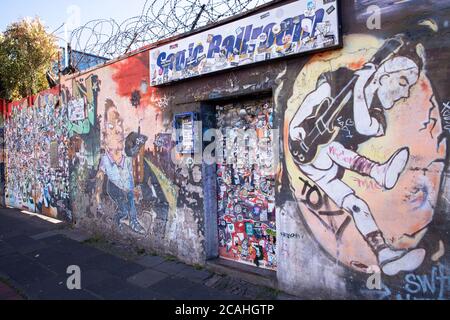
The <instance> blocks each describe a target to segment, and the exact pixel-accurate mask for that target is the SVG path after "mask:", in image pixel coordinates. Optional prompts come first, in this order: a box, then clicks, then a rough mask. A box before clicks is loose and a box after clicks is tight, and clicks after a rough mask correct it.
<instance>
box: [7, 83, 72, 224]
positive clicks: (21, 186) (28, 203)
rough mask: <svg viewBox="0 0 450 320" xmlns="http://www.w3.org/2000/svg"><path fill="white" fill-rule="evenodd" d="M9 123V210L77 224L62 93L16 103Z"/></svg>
mask: <svg viewBox="0 0 450 320" xmlns="http://www.w3.org/2000/svg"><path fill="white" fill-rule="evenodd" d="M10 111H11V114H9V116H8V119H7V121H6V123H5V144H6V188H5V189H6V190H5V198H6V204H7V205H9V206H12V207H16V208H20V209H26V210H29V211H32V212H38V213H41V214H44V215H47V216H50V217H54V218H59V219H62V220H66V221H71V220H72V213H71V210H70V201H69V184H68V175H69V167H68V163H67V131H66V122H67V114H66V109H65V107H64V106H62V105H60V103H59V90H58V89H52V90H48V91H44V92H41V93H40V94H38V95H37V96H35V97H33V98H32V99H31V98H30V99H24V100H22V101H18V102H14V103H13V104H12V107H11V110H10Z"/></svg>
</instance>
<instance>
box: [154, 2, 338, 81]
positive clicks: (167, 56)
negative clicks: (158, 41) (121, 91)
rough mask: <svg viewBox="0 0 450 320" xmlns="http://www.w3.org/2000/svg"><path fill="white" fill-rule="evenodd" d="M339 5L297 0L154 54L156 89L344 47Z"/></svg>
mask: <svg viewBox="0 0 450 320" xmlns="http://www.w3.org/2000/svg"><path fill="white" fill-rule="evenodd" d="M338 32H339V26H338V15H337V3H336V2H332V3H325V2H323V3H320V2H319V1H315V0H308V1H296V2H293V3H289V4H286V5H284V6H282V7H279V8H276V9H273V10H269V11H266V12H262V13H260V14H257V15H254V16H251V17H248V18H244V19H241V20H239V21H236V22H232V23H229V24H227V25H224V26H221V27H217V28H214V29H211V30H208V31H205V32H203V33H200V34H197V35H193V36H191V37H188V38H185V39H181V40H179V41H177V42H174V43H169V44H167V45H164V46H161V47H159V48H156V49H153V50H151V51H150V59H151V61H150V68H151V69H150V73H151V84H152V85H158V84H163V83H167V82H171V81H175V80H179V79H185V78H189V77H193V76H198V75H202V74H207V73H211V72H214V71H218V70H224V69H229V68H233V67H237V66H242V65H247V64H250V63H255V62H260V61H265V60H270V59H274V58H278V57H283V56H288V55H292V54H296V53H302V52H306V51H311V50H318V49H324V48H330V47H333V46H337V45H339V41H340V39H339V35H338Z"/></svg>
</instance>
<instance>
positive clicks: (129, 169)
mask: <svg viewBox="0 0 450 320" xmlns="http://www.w3.org/2000/svg"><path fill="white" fill-rule="evenodd" d="M104 130H105V137H104V139H105V145H106V150H105V153H104V154H103V156H102V158H101V160H100V167H99V172H98V174H97V192H96V195H97V203H99V204H100V203H101V202H100V199H99V197H100V194H101V188H102V187H103V181H104V178H105V176H106V177H107V178H108V180H107V193H108V195H109V196H110V198H111V199H112V200H113V201H114V202H115V204H116V206H117V209H116V211H117V212H116V217H115V222H116V224H117V226H118V227H119V229H122V228H123V224H122V221H123V220H124V219H126V218H127V217H128V218H129V225H130V228H131V229H132V230H133V231H134V232H136V233H139V234H145V230H144V228H143V227H142V226H141V224H140V223H139V221H138V219H137V211H136V206H135V197H136V198H137V199H140V198H141V191H140V188H139V187H138V188H135V185H134V179H133V164H132V158H131V157H128V156H127V155H126V153H125V134H124V128H123V120H122V118H121V117H120V115H119V112H118V110H117V107H116V105H115V104H114V102H113V101H112V100H110V99H108V100H106V104H105V118H104Z"/></svg>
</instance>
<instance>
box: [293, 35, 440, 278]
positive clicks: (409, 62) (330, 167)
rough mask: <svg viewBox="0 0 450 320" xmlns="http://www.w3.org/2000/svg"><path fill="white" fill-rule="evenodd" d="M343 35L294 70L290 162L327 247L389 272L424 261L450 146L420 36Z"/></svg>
mask: <svg viewBox="0 0 450 320" xmlns="http://www.w3.org/2000/svg"><path fill="white" fill-rule="evenodd" d="M346 42H347V43H348V44H349V45H348V46H347V47H346V48H345V49H344V50H343V52H339V53H327V54H325V55H323V56H321V57H320V58H319V57H317V56H315V57H313V58H312V59H311V60H310V61H309V62H308V63H307V64H306V65H305V66H304V67H303V70H301V72H300V73H299V75H298V78H297V81H296V83H301V84H302V87H301V88H300V87H299V86H294V92H293V95H292V97H291V98H290V100H289V101H288V110H287V111H286V128H285V132H287V133H288V139H287V141H286V142H285V151H286V154H287V159H286V166H287V170H288V172H289V176H290V177H291V182H290V183H291V185H292V187H293V192H294V195H295V197H296V199H297V200H298V205H299V207H300V210H301V213H302V217H303V219H304V221H305V222H306V224H307V225H308V227H309V229H310V230H311V232H312V233H313V234H314V236H315V238H316V239H317V241H318V242H319V243H320V244H321V245H322V247H323V248H324V249H325V250H326V251H327V252H328V253H329V254H330V255H331V256H333V257H334V258H335V259H336V260H337V261H339V262H341V263H342V264H344V265H346V266H347V267H349V268H351V269H353V270H356V271H360V272H365V273H370V270H372V268H371V267H370V266H379V268H380V269H381V271H382V273H383V274H384V275H386V276H389V277H393V276H396V275H398V274H401V273H402V272H408V271H409V272H411V271H414V270H416V269H418V268H419V267H421V266H422V265H423V264H424V263H425V258H426V254H427V253H428V252H427V251H426V250H425V249H424V246H423V245H421V240H422V238H423V237H424V235H425V234H426V233H427V230H428V225H429V224H430V222H431V221H432V219H433V214H434V208H435V205H436V201H437V197H438V193H439V186H440V177H441V174H442V169H443V161H442V159H443V158H445V152H446V148H445V145H444V144H440V141H439V140H438V139H437V137H438V136H439V131H440V130H442V129H441V127H440V124H436V123H433V122H432V121H429V120H430V119H433V118H434V119H439V114H436V113H437V112H438V111H437V108H434V106H433V103H432V101H433V100H434V93H433V89H432V86H431V82H430V80H429V79H428V77H427V73H426V69H425V67H424V65H425V62H426V61H425V57H424V55H423V47H422V46H421V44H420V43H412V42H409V41H405V40H404V39H403V38H402V37H401V36H396V37H392V38H389V39H384V40H379V39H376V38H374V37H371V36H363V35H350V36H348V37H347V38H346ZM360 48H373V49H370V50H365V49H364V50H360ZM375 48H376V49H375ZM306 79H308V80H306ZM312 79H315V80H312ZM414 120H415V121H414ZM424 124H425V126H424ZM413 212H414V214H413ZM330 231H331V232H330ZM427 263H428V262H427Z"/></svg>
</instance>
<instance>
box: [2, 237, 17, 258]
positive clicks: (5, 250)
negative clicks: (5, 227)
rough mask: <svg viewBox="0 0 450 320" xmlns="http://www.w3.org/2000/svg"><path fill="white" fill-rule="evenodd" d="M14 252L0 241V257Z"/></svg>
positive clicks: (9, 246)
mask: <svg viewBox="0 0 450 320" xmlns="http://www.w3.org/2000/svg"><path fill="white" fill-rule="evenodd" d="M14 252H16V250H14V248H13V247H12V246H11V245H9V244H7V243H6V242H4V241H1V240H0V257H2V256H5V255H9V254H12V253H14Z"/></svg>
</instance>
